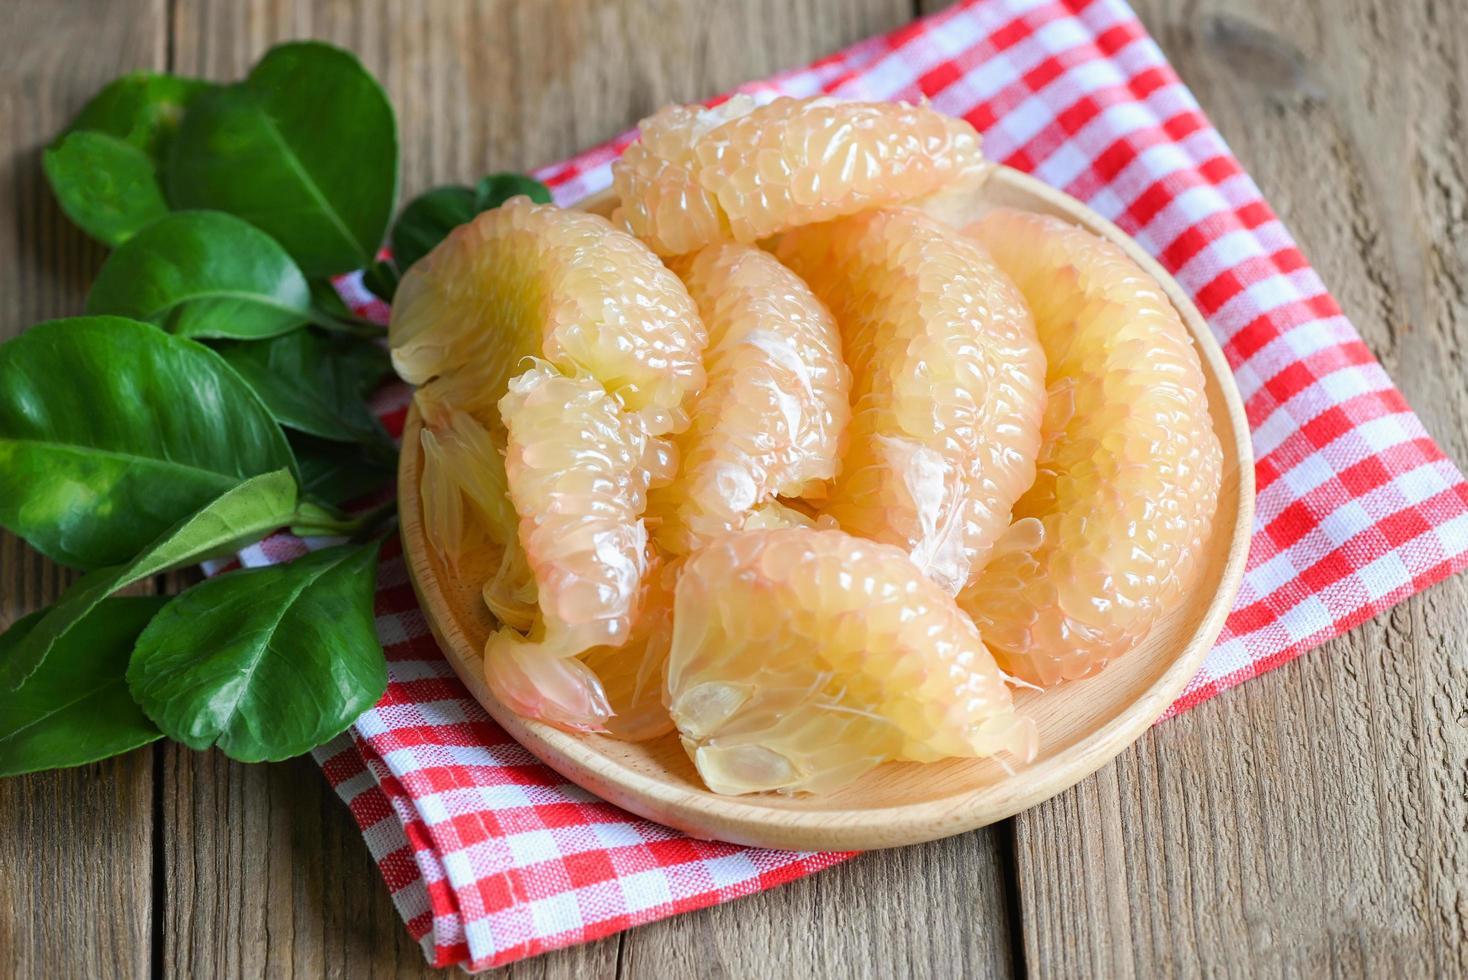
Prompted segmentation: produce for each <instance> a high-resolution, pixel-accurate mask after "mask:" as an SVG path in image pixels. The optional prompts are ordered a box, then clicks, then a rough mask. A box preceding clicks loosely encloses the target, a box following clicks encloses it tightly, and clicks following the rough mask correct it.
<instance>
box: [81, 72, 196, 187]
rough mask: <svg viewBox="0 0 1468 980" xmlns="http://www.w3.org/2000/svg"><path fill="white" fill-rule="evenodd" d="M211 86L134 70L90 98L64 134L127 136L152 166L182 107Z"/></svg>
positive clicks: (168, 139)
mask: <svg viewBox="0 0 1468 980" xmlns="http://www.w3.org/2000/svg"><path fill="white" fill-rule="evenodd" d="M214 87H215V86H214V85H213V83H211V82H206V81H204V80H203V79H201V78H184V77H182V76H180V75H164V74H158V73H155V72H145V71H140V72H134V73H132V74H130V75H123V76H122V77H121V78H117V79H114V80H113V81H112V82H111V83H110V84H109V85H107V87H105V88H104V89H102V91H100V92H98V93H97V94H96V95H94V96H93V97H92V101H90V102H88V103H87V104H86V105H85V106H84V107H83V108H82V111H81V112H80V113H78V114H77V117H76V118H75V119H74V120H72V123H71V126H70V127H69V128H68V132H81V131H83V130H92V131H95V132H99V133H106V134H107V135H109V136H115V137H116V138H118V139H120V140H125V141H126V142H128V143H130V144H131V145H133V146H135V147H137V148H138V149H139V150H141V151H143V153H144V155H146V156H147V157H148V158H149V159H150V160H152V161H153V162H154V163H155V164H156V163H158V162H160V161H161V160H163V159H164V157H165V155H166V154H167V152H168V148H169V145H170V144H171V143H172V141H173V136H174V134H175V133H176V132H177V131H178V125H179V121H180V120H181V119H183V115H184V110H185V109H187V108H188V106H189V104H190V103H192V102H193V101H194V100H195V99H196V98H198V97H199V96H200V95H201V94H203V93H204V92H206V91H208V90H209V89H211V88H214Z"/></svg>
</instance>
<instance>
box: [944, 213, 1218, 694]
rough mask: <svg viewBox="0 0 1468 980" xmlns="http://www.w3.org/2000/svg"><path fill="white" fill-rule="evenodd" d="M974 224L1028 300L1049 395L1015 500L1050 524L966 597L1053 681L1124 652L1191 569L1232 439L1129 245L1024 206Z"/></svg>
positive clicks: (1003, 641) (1026, 667) (1001, 638)
mask: <svg viewBox="0 0 1468 980" xmlns="http://www.w3.org/2000/svg"><path fill="white" fill-rule="evenodd" d="M969 230H970V233H971V234H973V235H975V236H976V237H977V238H978V239H979V240H980V241H982V242H983V243H984V245H985V246H986V247H987V248H988V249H989V251H990V253H991V254H992V255H993V257H994V260H995V261H996V262H998V263H999V265H1000V266H1001V267H1002V268H1003V269H1004V270H1005V271H1006V272H1008V273H1009V274H1010V275H1011V276H1012V277H1013V278H1014V281H1015V282H1016V283H1017V284H1018V286H1019V288H1020V289H1021V290H1022V291H1023V292H1024V295H1025V297H1026V299H1028V300H1029V303H1030V306H1031V309H1032V310H1033V311H1034V314H1035V322H1036V324H1037V326H1038V328H1039V333H1040V339H1041V341H1042V342H1043V343H1044V345H1045V353H1046V355H1047V357H1048V358H1049V373H1048V378H1049V388H1050V408H1049V411H1048V412H1047V415H1046V420H1045V441H1044V445H1043V447H1042V449H1041V452H1040V457H1039V465H1038V474H1037V476H1036V479H1035V483H1034V486H1033V487H1032V488H1031V489H1030V490H1029V492H1028V493H1026V494H1025V495H1024V497H1023V498H1022V499H1021V500H1020V501H1019V503H1018V505H1017V506H1016V508H1015V516H1016V517H1018V518H1021V519H1024V518H1032V519H1034V520H1037V521H1039V522H1040V523H1041V524H1043V528H1044V534H1043V537H1042V538H1040V540H1039V541H1038V543H1036V542H1035V541H1033V540H1032V541H1031V543H1030V546H1028V547H1025V546H1015V547H1009V548H1006V549H1004V550H1003V551H1002V553H1000V554H997V555H996V557H995V558H994V560H993V561H992V562H990V564H989V565H988V566H987V567H986V568H985V569H984V570H983V572H982V574H981V575H979V576H978V578H977V579H976V580H975V582H974V583H973V585H972V586H971V587H970V588H969V589H968V590H967V591H966V592H964V593H963V595H962V596H961V597H960V603H961V604H962V605H963V607H964V608H965V609H967V610H968V611H969V612H971V613H972V614H973V616H974V618H975V620H976V621H977V622H978V624H979V628H980V629H981V630H982V631H983V634H984V640H985V642H986V643H987V644H988V645H989V648H990V649H991V650H993V651H994V654H995V656H996V657H997V658H998V659H999V662H1000V663H1001V664H1002V665H1003V666H1004V667H1005V669H1006V670H1009V671H1011V672H1013V673H1015V674H1017V675H1018V676H1020V677H1023V678H1024V679H1026V680H1029V681H1032V682H1034V683H1037V684H1053V683H1056V682H1058V681H1062V680H1067V679H1071V678H1076V677H1083V676H1085V675H1086V674H1089V673H1091V672H1093V671H1095V670H1098V669H1099V668H1100V667H1102V666H1103V665H1104V664H1105V663H1106V662H1107V661H1108V660H1110V659H1111V658H1113V657H1115V656H1118V655H1120V654H1122V653H1125V652H1126V651H1127V650H1128V649H1130V648H1131V647H1132V646H1133V645H1135V644H1136V643H1137V642H1138V641H1139V640H1140V639H1141V638H1142V637H1143V636H1144V635H1145V634H1146V633H1147V631H1148V630H1149V629H1150V628H1151V626H1152V624H1153V623H1154V622H1155V621H1156V619H1157V617H1158V616H1159V615H1160V614H1161V613H1162V612H1164V611H1165V610H1167V609H1168V608H1169V607H1170V606H1171V605H1172V604H1173V603H1174V602H1175V601H1176V600H1177V599H1178V598H1179V597H1180V596H1181V595H1182V593H1183V591H1184V590H1185V589H1186V588H1187V587H1188V585H1189V583H1191V581H1192V580H1193V577H1194V573H1195V572H1196V570H1197V564H1198V558H1199V555H1200V554H1201V552H1202V547H1203V542H1204V541H1205V539H1206V537H1207V535H1208V533H1209V527H1210V524H1211V522H1212V519H1213V512H1214V509H1215V507H1216V505H1217V501H1218V490H1219V483H1220V480H1221V466H1222V454H1221V451H1220V448H1219V445H1218V439H1217V437H1216V436H1215V435H1214V432H1213V428H1212V425H1211V422H1210V420H1209V415H1208V403H1207V399H1206V397H1205V395H1204V387H1203V386H1204V379H1203V374H1202V370H1201V367H1200V365H1199V362H1198V355H1197V352H1196V351H1195V350H1194V349H1193V344H1192V341H1191V339H1190V338H1189V336H1188V332H1187V330H1186V328H1185V327H1184V326H1183V324H1182V321H1181V320H1180V319H1179V318H1178V315H1177V312H1176V311H1175V310H1174V309H1173V307H1172V304H1171V303H1170V302H1168V299H1167V297H1166V296H1165V295H1164V294H1163V292H1162V290H1161V289H1160V288H1159V287H1158V285H1157V283H1156V281H1155V280H1154V279H1153V278H1152V277H1151V276H1149V275H1148V274H1147V273H1146V272H1145V271H1144V270H1142V269H1141V268H1140V267H1138V266H1137V265H1136V263H1134V262H1133V261H1131V259H1129V258H1128V257H1127V256H1126V254H1125V253H1124V252H1123V251H1122V250H1121V249H1120V248H1118V247H1117V246H1115V245H1114V244H1112V243H1110V242H1107V241H1104V240H1102V239H1100V238H1097V237H1096V236H1094V235H1092V234H1090V233H1089V232H1086V231H1085V230H1083V229H1080V228H1077V227H1074V226H1072V225H1069V224H1066V223H1065V222H1061V221H1057V220H1055V219H1053V218H1048V217H1042V216H1039V215H1035V214H1027V213H1024V212H1019V211H997V212H994V213H993V214H991V215H989V216H987V217H986V218H984V219H983V220H981V221H980V222H978V223H977V224H976V225H974V226H972V227H971V228H970V229H969ZM1022 523H1029V524H1033V523H1034V521H1022ZM1016 531H1017V533H1019V534H1027V535H1030V536H1031V537H1032V538H1033V537H1034V536H1033V532H1032V531H1025V530H1021V527H1020V525H1016Z"/></svg>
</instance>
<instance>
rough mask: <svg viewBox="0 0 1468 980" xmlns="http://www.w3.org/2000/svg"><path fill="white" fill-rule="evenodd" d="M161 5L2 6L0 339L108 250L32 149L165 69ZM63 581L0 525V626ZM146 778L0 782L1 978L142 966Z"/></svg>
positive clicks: (130, 769) (53, 776) (140, 969)
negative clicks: (104, 99)
mask: <svg viewBox="0 0 1468 980" xmlns="http://www.w3.org/2000/svg"><path fill="white" fill-rule="evenodd" d="M163 14H164V0H21V2H18V3H12V4H8V5H7V6H6V8H5V10H4V11H3V12H0V17H3V20H4V25H5V26H4V27H3V28H0V133H4V134H5V149H4V150H3V151H0V341H3V340H4V339H6V338H9V337H12V336H14V335H16V334H18V333H20V332H22V331H23V330H25V329H26V328H27V327H29V326H31V325H32V324H34V323H38V322H40V321H42V320H46V319H51V318H54V317H59V316H70V315H73V314H76V313H79V312H81V306H82V301H83V299H84V298H85V296H86V289H87V286H88V285H89V284H90V282H91V280H92V278H93V276H94V275H95V273H96V270H97V267H98V265H99V264H100V263H101V261H102V258H103V256H104V254H105V253H104V251H103V250H102V248H101V247H99V246H98V245H96V244H95V243H93V242H91V241H89V240H88V239H87V237H86V236H85V235H83V234H82V233H81V232H80V231H78V230H77V229H76V228H74V227H73V226H72V225H71V223H70V222H69V221H68V220H67V219H66V217H65V216H64V215H63V214H62V213H61V211H60V209H59V208H57V206H56V203H55V200H54V198H52V196H51V194H50V192H49V191H48V190H47V189H46V186H45V179H44V177H43V176H42V173H41V149H42V147H43V146H44V145H45V144H46V143H47V142H49V141H50V140H51V139H52V137H54V136H55V135H56V134H57V133H58V132H59V131H60V130H61V129H62V128H63V127H64V126H65V125H66V124H67V123H68V122H69V121H70V119H71V117H72V116H73V115H74V114H75V113H76V111H77V110H78V109H80V108H81V107H82V105H83V104H84V103H85V102H86V100H87V99H88V98H90V97H91V95H92V94H93V93H94V92H95V91H96V90H97V89H98V88H100V87H101V86H102V85H104V84H105V83H107V82H108V81H111V80H112V78H113V77H114V76H116V75H119V74H121V73H122V72H124V71H128V70H131V69H135V68H161V67H162V66H163V63H164V38H165V31H164V16H163ZM98 37H106V38H108V39H109V41H108V43H107V44H106V45H100V46H99V45H98V44H97V38H98ZM38 38H43V39H45V43H40V44H38V43H36V42H37V39H38ZM71 578H72V576H71V575H70V574H68V573H65V572H64V571H63V570H61V569H58V568H57V567H56V566H54V565H52V564H50V563H49V562H47V561H45V560H44V559H43V558H41V557H40V556H39V555H37V554H35V553H34V552H33V551H31V550H30V549H29V548H28V547H27V546H26V545H25V544H23V543H22V542H20V541H19V540H17V539H16V538H13V537H11V536H10V535H8V534H5V533H4V532H0V629H4V628H5V627H7V626H9V624H10V623H12V622H14V621H15V620H16V619H18V618H20V617H21V616H24V615H26V614H27V613H29V612H31V611H33V610H35V609H39V608H40V607H42V606H44V605H46V604H47V603H49V602H51V601H52V600H54V599H55V598H56V597H57V596H58V595H59V594H60V593H61V590H62V589H63V588H64V587H65V586H66V584H67V583H68V582H69V581H70V580H71ZM153 788H154V783H153V750H152V749H140V750H138V751H135V752H131V753H129V754H127V755H125V756H122V757H121V758H117V759H111V760H108V761H106V762H101V763H97V764H95V765H89V766H83V767H81V768H78V769H69V770H63V771H60V772H52V773H39V774H36V775H33V776H23V777H17V778H14V779H0V822H3V825H4V828H5V829H4V831H3V832H0V976H6V977H31V976H34V977H55V976H72V975H90V976H107V977H128V976H145V975H147V973H148V971H149V966H150V962H149V958H150V942H149V938H150V930H151V927H152V914H153V903H152V895H153V893H152V868H153V865H152V841H153Z"/></svg>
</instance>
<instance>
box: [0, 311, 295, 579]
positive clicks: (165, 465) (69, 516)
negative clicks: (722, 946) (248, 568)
mask: <svg viewBox="0 0 1468 980" xmlns="http://www.w3.org/2000/svg"><path fill="white" fill-rule="evenodd" d="M283 467H288V468H290V469H291V471H292V472H293V473H294V472H295V460H294V458H293V457H292V456H291V451H290V446H289V444H288V443H287V442H286V440H285V435H284V433H282V432H281V429H280V426H279V425H277V424H276V423H275V420H274V419H273V418H271V416H270V412H269V411H268V410H267V409H266V407H265V405H264V403H262V402H261V401H260V399H259V398H258V397H257V396H256V395H255V393H254V391H253V390H251V388H250V387H249V386H248V385H246V384H245V382H244V381H243V380H241V379H240V377H239V375H237V374H235V372H234V371H233V370H231V369H230V367H229V365H227V364H226V363H225V362H224V361H223V360H222V359H221V358H220V357H219V355H218V354H216V353H214V352H213V351H211V350H209V349H208V348H207V347H204V346H203V345H201V344H197V343H195V342H193V341H191V340H185V339H183V338H181V337H174V336H172V335H170V334H167V333H164V332H163V331H161V330H159V329H157V328H156V327H152V326H149V325H148V324H146V323H139V322H138V321H136V320H125V319H122V318H121V317H77V318H74V319H71V320H53V321H51V322H49V323H43V324H40V325H39V326H36V327H33V328H32V329H31V330H30V331H28V332H27V333H25V334H22V335H21V336H19V337H17V338H15V339H14V340H12V341H10V342H9V343H7V344H5V345H4V346H0V526H3V527H6V528H8V529H9V530H10V531H12V532H13V533H15V534H18V535H20V536H21V537H23V538H25V539H26V540H28V541H30V543H31V544H32V545H33V546H34V547H35V548H36V549H37V550H39V551H41V552H42V553H43V554H45V555H47V556H48V557H50V558H51V559H53V560H55V561H58V562H61V563H62V564H66V565H73V566H78V567H82V568H97V567H100V566H103V565H113V564H117V563H120V562H124V561H127V560H129V559H130V558H131V557H132V556H133V555H134V554H136V553H137V552H138V551H139V550H141V549H142V548H143V547H144V546H145V545H147V544H148V542H150V541H152V540H153V539H154V538H156V537H158V536H159V535H160V534H162V533H163V532H164V531H165V530H166V529H167V528H169V527H170V526H171V525H173V524H174V523H175V522H177V521H179V520H181V519H182V518H184V517H186V516H187V515H189V514H191V513H193V512H194V511H195V510H197V509H198V508H199V507H201V506H203V505H204V504H205V503H207V502H208V501H210V500H212V499H214V498H215V497H217V496H219V494H221V493H223V492H224V491H226V490H228V489H230V488H231V487H233V486H235V485H236V484H238V483H239V482H240V481H241V480H244V479H247V478H249V477H252V476H258V475H260V474H262V473H269V472H271V471H272V470H278V469H281V468H283Z"/></svg>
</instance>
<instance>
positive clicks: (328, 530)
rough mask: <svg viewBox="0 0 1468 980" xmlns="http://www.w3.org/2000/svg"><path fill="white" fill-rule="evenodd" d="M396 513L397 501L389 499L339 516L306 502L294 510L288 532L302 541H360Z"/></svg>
mask: <svg viewBox="0 0 1468 980" xmlns="http://www.w3.org/2000/svg"><path fill="white" fill-rule="evenodd" d="M397 510H398V502H397V500H396V499H391V498H390V499H388V500H385V501H383V502H382V503H380V504H378V505H377V506H376V507H373V508H372V509H371V510H366V511H363V512H362V513H360V514H355V515H351V516H338V515H336V514H333V513H332V512H331V511H329V510H327V509H326V508H324V507H320V506H317V505H316V504H313V503H310V502H309V501H308V502H305V503H302V504H301V505H300V506H299V507H298V508H296V513H295V516H293V517H292V518H291V533H292V534H294V535H296V536H298V537H303V538H304V537H350V538H363V537H366V536H369V535H370V534H371V533H372V532H374V531H376V530H377V529H378V528H379V527H380V526H381V525H382V524H383V523H384V522H386V521H387V520H388V519H390V518H391V517H393V516H394V515H395V514H397Z"/></svg>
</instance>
